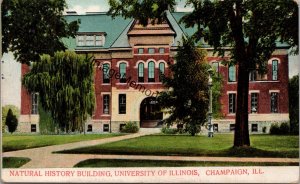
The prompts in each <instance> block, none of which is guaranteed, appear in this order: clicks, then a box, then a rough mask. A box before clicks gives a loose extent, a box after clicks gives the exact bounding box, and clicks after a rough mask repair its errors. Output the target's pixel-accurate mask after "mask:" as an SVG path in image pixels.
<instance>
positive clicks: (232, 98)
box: [228, 93, 236, 114]
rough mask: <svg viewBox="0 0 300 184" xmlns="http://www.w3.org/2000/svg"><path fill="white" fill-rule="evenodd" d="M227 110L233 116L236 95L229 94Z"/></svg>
mask: <svg viewBox="0 0 300 184" xmlns="http://www.w3.org/2000/svg"><path fill="white" fill-rule="evenodd" d="M228 101H229V103H228V106H229V107H228V108H229V113H231V114H234V113H235V105H236V103H235V102H236V94H235V93H230V94H229V99H228Z"/></svg>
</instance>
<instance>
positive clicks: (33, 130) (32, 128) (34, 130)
mask: <svg viewBox="0 0 300 184" xmlns="http://www.w3.org/2000/svg"><path fill="white" fill-rule="evenodd" d="M30 129H31V132H36V124H33V125H31V127H30Z"/></svg>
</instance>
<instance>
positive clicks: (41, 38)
mask: <svg viewBox="0 0 300 184" xmlns="http://www.w3.org/2000/svg"><path fill="white" fill-rule="evenodd" d="M65 8H66V2H65V0H3V2H2V15H1V16H2V34H3V35H2V46H3V52H7V51H12V52H13V53H14V55H15V58H16V60H17V61H19V62H21V63H27V64H29V62H35V61H38V60H39V55H40V54H50V55H53V54H54V52H55V51H59V50H65V45H64V44H63V42H62V40H61V38H64V37H74V36H75V33H76V31H77V30H78V24H77V21H74V22H70V23H67V22H66V20H65V19H64V18H63V11H64V9H65Z"/></svg>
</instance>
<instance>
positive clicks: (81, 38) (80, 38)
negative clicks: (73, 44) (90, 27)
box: [76, 34, 105, 46]
mask: <svg viewBox="0 0 300 184" xmlns="http://www.w3.org/2000/svg"><path fill="white" fill-rule="evenodd" d="M76 38H77V46H103V45H104V41H105V37H104V35H99V34H98V35H93V34H89V35H77V37H76Z"/></svg>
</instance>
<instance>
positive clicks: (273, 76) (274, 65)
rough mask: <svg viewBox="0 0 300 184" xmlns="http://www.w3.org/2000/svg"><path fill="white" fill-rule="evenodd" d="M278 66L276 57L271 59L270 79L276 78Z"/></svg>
mask: <svg viewBox="0 0 300 184" xmlns="http://www.w3.org/2000/svg"><path fill="white" fill-rule="evenodd" d="M275 63H276V64H275ZM278 68H279V61H278V60H277V59H274V60H272V80H273V81H277V80H278Z"/></svg>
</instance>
